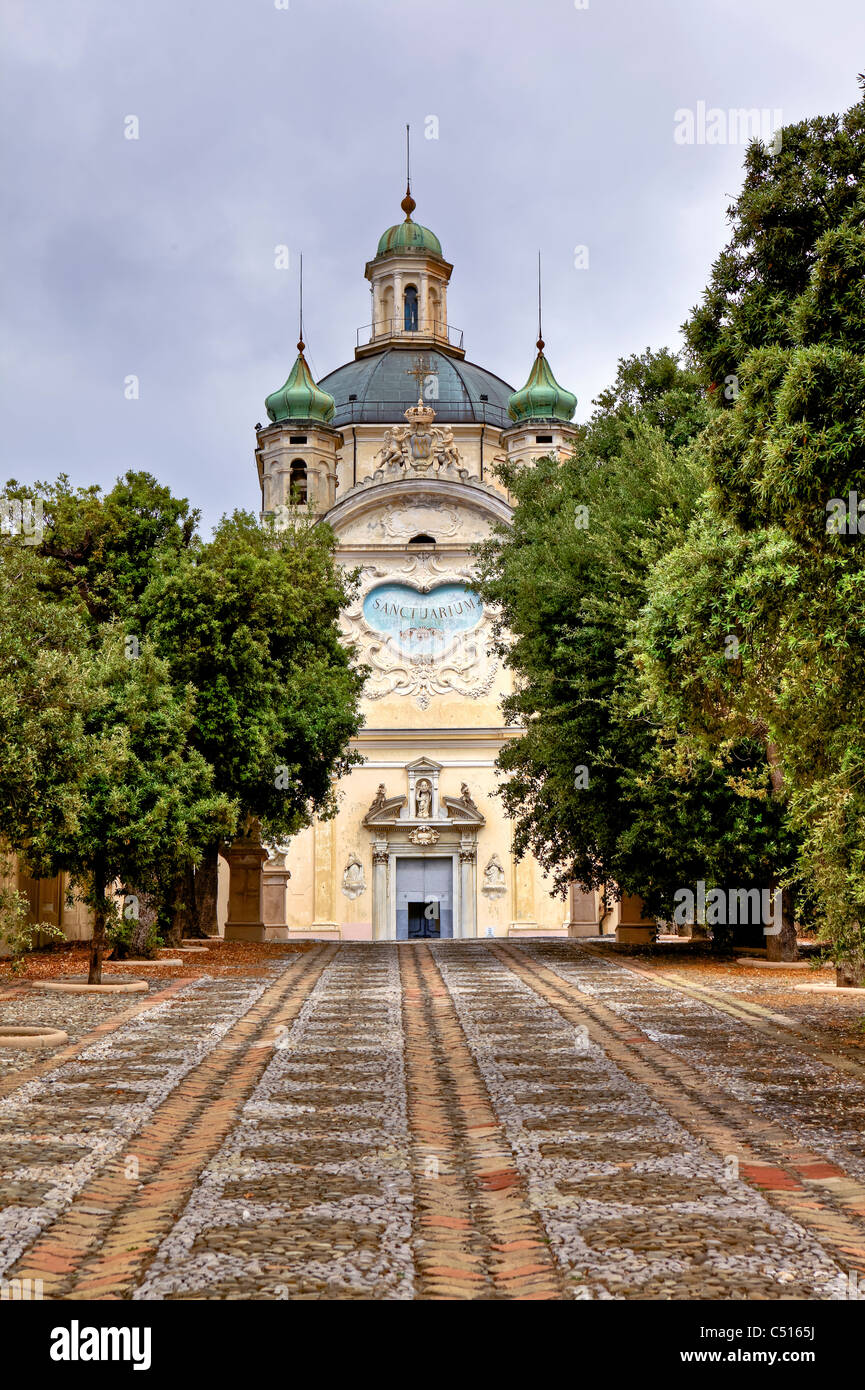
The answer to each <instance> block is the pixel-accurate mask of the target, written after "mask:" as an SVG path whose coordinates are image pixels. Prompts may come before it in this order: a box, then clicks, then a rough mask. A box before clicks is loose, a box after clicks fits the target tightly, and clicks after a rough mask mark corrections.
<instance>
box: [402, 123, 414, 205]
mask: <svg viewBox="0 0 865 1390" xmlns="http://www.w3.org/2000/svg"><path fill="white" fill-rule="evenodd" d="M400 207H401V208H402V210H403V212H404V213H405V220H406V222H411V215H412V213H413V212H414V210H415V208H416V207H417V203H416V202H415V200H414V198H413V197H412V196H411V127H410V125H409V124H408V122H406V127H405V197H404V198H403V200H402V202H401V203H400Z"/></svg>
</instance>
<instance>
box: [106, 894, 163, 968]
mask: <svg viewBox="0 0 865 1390" xmlns="http://www.w3.org/2000/svg"><path fill="white" fill-rule="evenodd" d="M135 898H136V900H137V902H138V913H137V916H136V917H135V918H133V924H132V931H131V932H130V935H129V941H128V943H127V944H126V945H124V944H123V943H122V942H119V941H118V942H117V943H116V944H115V947H114V952H113V955H114V958H115V959H116V960H140V959H141V958H142V957H148V956H153V955H155V952H154V951H153V950H152V948H151V947H150V945H149V942H150V940H151V939H152V931H153V928H154V926H155V925H156V922H157V920H158V917H159V899H158V897H157V896H156V895H155V894H154V893H137V894H135Z"/></svg>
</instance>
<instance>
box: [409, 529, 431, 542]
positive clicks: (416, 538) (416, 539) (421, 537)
mask: <svg viewBox="0 0 865 1390" xmlns="http://www.w3.org/2000/svg"><path fill="white" fill-rule="evenodd" d="M435 543H436V538H435V536H428V535H427V534H426V532H425V531H423V532H421V534H420V535H419V536H412V538H411V540H410V541H409V545H435Z"/></svg>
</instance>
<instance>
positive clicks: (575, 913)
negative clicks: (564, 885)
mask: <svg viewBox="0 0 865 1390" xmlns="http://www.w3.org/2000/svg"><path fill="white" fill-rule="evenodd" d="M599 932H600V927H599V926H598V907H597V902H596V898H595V894H594V892H592V893H587V892H585V890H584V889H582V888H581V887H580V885H579V884H578V883H572V884H570V886H569V888H568V936H575V937H580V936H597V935H598V934H599Z"/></svg>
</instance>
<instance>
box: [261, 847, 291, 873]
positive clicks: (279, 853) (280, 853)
mask: <svg viewBox="0 0 865 1390" xmlns="http://www.w3.org/2000/svg"><path fill="white" fill-rule="evenodd" d="M263 847H264V849H266V850H267V863H268V864H269V865H270V867H271V868H272V869H284V868H285V866H286V865H285V857H286V855H287V854H288V851H289V844H288V841H287V840H286V841H285V843H282V842H278V843H271V842H269V841H267V840H265V841H264V845H263Z"/></svg>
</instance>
